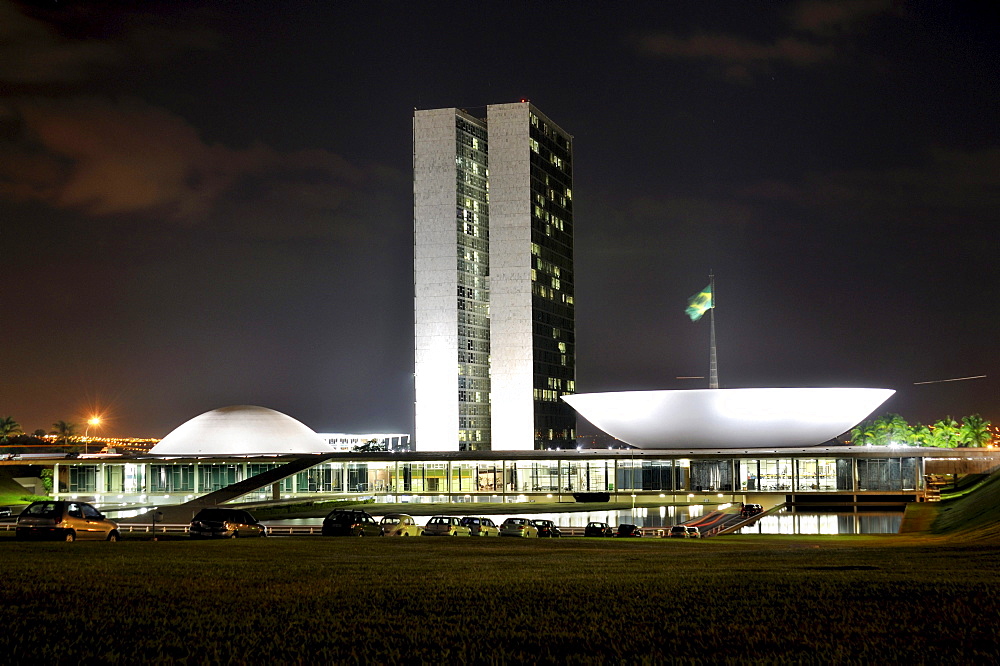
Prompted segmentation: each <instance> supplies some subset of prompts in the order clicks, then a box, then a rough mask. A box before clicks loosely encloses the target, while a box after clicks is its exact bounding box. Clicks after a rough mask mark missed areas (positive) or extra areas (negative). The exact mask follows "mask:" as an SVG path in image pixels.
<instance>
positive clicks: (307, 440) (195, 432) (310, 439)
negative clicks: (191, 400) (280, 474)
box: [149, 405, 333, 456]
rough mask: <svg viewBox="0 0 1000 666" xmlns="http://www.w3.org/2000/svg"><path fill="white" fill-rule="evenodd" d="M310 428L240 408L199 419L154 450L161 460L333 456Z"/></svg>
mask: <svg viewBox="0 0 1000 666" xmlns="http://www.w3.org/2000/svg"><path fill="white" fill-rule="evenodd" d="M332 451H333V448H331V447H330V446H329V445H328V444H327V443H326V442H324V441H323V440H322V438H320V436H319V435H317V434H316V433H315V432H313V431H312V429H310V428H309V427H308V426H306V425H304V424H302V423H300V422H299V421H296V420H295V419H293V418H292V417H291V416H288V415H286V414H282V413H281V412H276V411H274V410H273V409H268V408H267V407H254V406H252V405H236V406H233V407H222V408H220V409H213V410H212V411H210V412H205V413H204V414H202V415H201V416H196V417H194V418H193V419H191V420H190V421H187V422H185V423H183V424H181V425H180V426H178V427H177V428H175V429H174V430H173V431H171V433H170V434H169V435H167V436H166V437H164V438H163V439H161V440H160V442H159V443H158V444H157V445H156V446H154V447H153V448H151V449H150V450H149V452H150V453H151V454H152V455H157V456H174V455H204V456H238V455H255V454H282V453H329V452H332Z"/></svg>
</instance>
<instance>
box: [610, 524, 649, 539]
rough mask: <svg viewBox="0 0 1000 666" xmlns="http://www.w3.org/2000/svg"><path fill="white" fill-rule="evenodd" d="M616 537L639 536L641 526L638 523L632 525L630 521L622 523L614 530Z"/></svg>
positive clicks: (640, 534)
mask: <svg viewBox="0 0 1000 666" xmlns="http://www.w3.org/2000/svg"><path fill="white" fill-rule="evenodd" d="M615 536H616V537H641V536H642V528H641V527H639V526H638V525H632V524H630V523H622V524H621V525H619V526H618V531H617V532H615Z"/></svg>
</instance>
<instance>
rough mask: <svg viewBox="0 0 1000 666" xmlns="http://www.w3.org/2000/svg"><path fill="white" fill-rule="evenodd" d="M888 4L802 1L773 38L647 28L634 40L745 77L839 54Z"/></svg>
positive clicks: (657, 53) (647, 49) (644, 48)
mask: <svg viewBox="0 0 1000 666" xmlns="http://www.w3.org/2000/svg"><path fill="white" fill-rule="evenodd" d="M891 9H892V3H891V2H888V1H887V0H836V1H833V2H819V1H813V0H809V1H807V2H800V3H798V4H797V5H795V6H794V8H793V9H792V11H791V16H790V19H789V20H788V25H787V26H786V27H785V29H784V30H783V33H784V34H779V35H777V36H775V37H774V38H773V39H769V40H764V39H760V38H756V37H747V36H743V35H737V34H731V33H719V32H695V33H694V34H691V35H686V36H681V35H678V34H676V33H670V32H651V33H647V34H645V35H643V36H642V37H640V38H639V39H638V40H637V46H638V50H639V52H640V53H642V54H645V55H648V56H653V57H660V58H671V59H693V60H702V61H705V62H711V63H718V64H719V65H720V66H721V67H722V69H721V74H722V76H723V77H724V78H726V79H729V80H732V81H736V82H742V83H747V82H750V81H752V80H753V78H754V76H755V75H756V74H759V73H761V72H766V71H770V69H771V68H772V67H773V66H776V65H790V66H793V67H801V68H805V67H813V66H816V65H820V64H824V63H828V62H830V61H833V60H835V59H836V58H837V56H838V54H839V52H840V50H841V49H842V47H843V45H844V44H843V43H844V40H845V39H847V38H849V37H850V36H852V35H854V34H858V33H861V32H864V31H865V30H866V29H867V27H868V25H869V23H870V21H871V19H872V18H873V17H875V16H878V15H880V14H884V13H886V12H887V11H889V10H891Z"/></svg>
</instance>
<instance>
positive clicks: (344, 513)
mask: <svg viewBox="0 0 1000 666" xmlns="http://www.w3.org/2000/svg"><path fill="white" fill-rule="evenodd" d="M381 534H382V526H381V525H379V524H378V523H376V522H375V519H374V518H372V517H371V516H370V515H368V513H366V512H364V511H362V510H360V509H334V510H333V511H331V512H330V513H328V514H326V518H324V519H323V536H356V537H366V536H379V535H381Z"/></svg>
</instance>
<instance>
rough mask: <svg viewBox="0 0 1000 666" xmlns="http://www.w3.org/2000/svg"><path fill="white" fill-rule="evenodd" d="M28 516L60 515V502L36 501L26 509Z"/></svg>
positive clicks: (25, 512)
mask: <svg viewBox="0 0 1000 666" xmlns="http://www.w3.org/2000/svg"><path fill="white" fill-rule="evenodd" d="M23 515H26V516H46V517H54V516H58V515H59V502H35V503H34V504H32V505H31V506H29V507H28V508H27V509H25V510H24V513H23Z"/></svg>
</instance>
